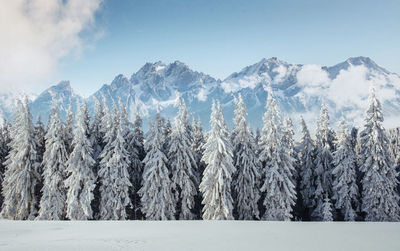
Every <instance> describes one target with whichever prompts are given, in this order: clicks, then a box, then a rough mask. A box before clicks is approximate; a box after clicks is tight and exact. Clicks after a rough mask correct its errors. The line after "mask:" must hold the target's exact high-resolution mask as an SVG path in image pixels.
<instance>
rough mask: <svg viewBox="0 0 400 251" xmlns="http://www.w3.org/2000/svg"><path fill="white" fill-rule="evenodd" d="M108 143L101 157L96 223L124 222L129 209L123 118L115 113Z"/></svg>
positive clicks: (128, 160) (126, 152) (127, 167)
mask: <svg viewBox="0 0 400 251" xmlns="http://www.w3.org/2000/svg"><path fill="white" fill-rule="evenodd" d="M114 116H115V118H114V122H113V127H112V131H111V132H110V134H112V135H109V139H110V140H109V142H108V143H107V145H106V146H105V147H104V151H103V153H102V154H101V161H100V169H99V172H98V175H99V180H100V194H101V200H100V215H99V216H100V219H102V220H125V219H126V218H127V217H128V214H127V207H128V206H131V199H130V196H129V192H130V187H131V186H132V183H131V182H130V178H129V172H128V169H129V167H130V157H129V154H128V151H127V150H126V141H125V138H124V135H125V134H126V130H127V128H126V123H125V119H126V117H125V116H126V114H125V112H124V111H121V112H119V113H116V114H115V115H114Z"/></svg>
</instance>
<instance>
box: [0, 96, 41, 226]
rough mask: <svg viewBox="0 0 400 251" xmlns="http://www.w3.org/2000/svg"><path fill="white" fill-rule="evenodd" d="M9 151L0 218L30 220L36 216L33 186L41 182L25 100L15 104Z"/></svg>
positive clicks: (30, 120) (29, 115) (33, 135)
mask: <svg viewBox="0 0 400 251" xmlns="http://www.w3.org/2000/svg"><path fill="white" fill-rule="evenodd" d="M10 135H11V142H10V144H9V146H10V152H9V154H8V156H7V160H6V162H5V163H4V164H5V166H6V170H5V173H4V181H3V190H2V194H3V197H4V202H3V208H2V211H1V213H0V217H1V218H5V219H13V220H26V219H29V220H32V219H34V218H35V217H36V214H37V210H36V207H37V203H38V201H37V199H36V191H35V188H36V185H37V184H38V181H39V180H40V177H39V173H38V168H39V165H40V163H38V162H37V159H38V156H37V152H36V151H37V142H36V138H35V134H34V127H33V124H32V115H31V113H30V111H29V107H28V101H27V99H26V98H25V99H24V100H23V101H18V111H17V113H16V114H15V117H14V123H13V125H12V127H11V131H10Z"/></svg>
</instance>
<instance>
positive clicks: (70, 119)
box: [64, 103, 75, 154]
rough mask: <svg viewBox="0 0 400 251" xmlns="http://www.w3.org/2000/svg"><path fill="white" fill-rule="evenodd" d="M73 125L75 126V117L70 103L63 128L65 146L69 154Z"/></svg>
mask: <svg viewBox="0 0 400 251" xmlns="http://www.w3.org/2000/svg"><path fill="white" fill-rule="evenodd" d="M74 125H75V116H74V111H73V108H72V103H70V104H69V106H68V110H67V119H66V121H65V126H64V135H65V145H66V147H67V152H68V154H70V153H71V152H72V148H73V146H72V141H73V140H74Z"/></svg>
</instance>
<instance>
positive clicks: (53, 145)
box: [37, 105, 68, 220]
mask: <svg viewBox="0 0 400 251" xmlns="http://www.w3.org/2000/svg"><path fill="white" fill-rule="evenodd" d="M63 131H64V124H63V123H62V121H61V119H60V114H59V110H58V107H57V106H56V105H53V108H52V111H51V114H50V121H49V125H48V131H47V133H46V135H45V138H46V143H45V148H46V150H45V152H44V155H43V162H42V165H43V180H44V183H43V188H42V197H41V200H40V209H39V215H38V217H37V219H39V220H63V219H64V218H65V201H66V198H67V196H66V189H65V185H64V179H65V175H66V167H67V160H68V153H67V149H66V146H65V139H64V134H63V133H60V132H63Z"/></svg>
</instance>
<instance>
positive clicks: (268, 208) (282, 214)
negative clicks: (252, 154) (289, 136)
mask: <svg viewBox="0 0 400 251" xmlns="http://www.w3.org/2000/svg"><path fill="white" fill-rule="evenodd" d="M263 123H264V126H263V130H262V136H261V141H262V150H261V153H260V158H261V161H262V162H263V164H264V166H263V172H264V180H263V181H262V184H263V185H262V187H261V192H263V193H265V197H264V201H263V205H264V206H265V213H264V216H263V217H262V218H263V219H264V220H281V221H282V220H285V221H287V220H290V218H291V217H292V210H293V206H294V204H295V200H296V190H295V184H294V183H293V178H294V175H293V174H294V172H295V169H294V167H293V158H292V157H291V156H290V150H289V147H288V146H287V145H286V144H284V132H283V128H282V121H281V116H280V112H279V108H278V104H277V103H276V100H275V98H274V96H273V93H272V89H271V86H269V90H268V99H267V111H266V113H265V115H264V117H263Z"/></svg>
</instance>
